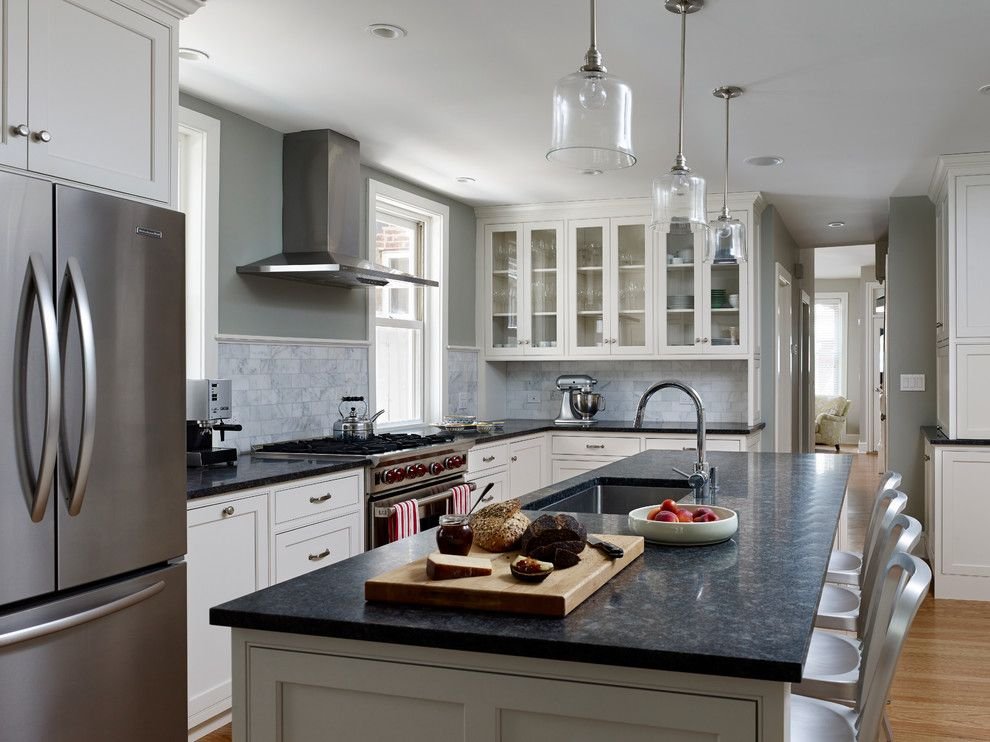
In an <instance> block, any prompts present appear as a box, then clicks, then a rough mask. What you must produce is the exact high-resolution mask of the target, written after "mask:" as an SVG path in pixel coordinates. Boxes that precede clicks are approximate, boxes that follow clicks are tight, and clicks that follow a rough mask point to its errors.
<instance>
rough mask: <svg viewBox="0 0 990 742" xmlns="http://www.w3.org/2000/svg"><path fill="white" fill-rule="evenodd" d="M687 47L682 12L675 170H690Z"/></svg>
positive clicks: (682, 13) (685, 16) (685, 18)
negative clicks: (686, 138)
mask: <svg viewBox="0 0 990 742" xmlns="http://www.w3.org/2000/svg"><path fill="white" fill-rule="evenodd" d="M686 47H687V13H686V12H684V11H683V10H682V11H681V93H680V104H679V105H678V110H679V113H678V116H677V157H675V158H674V169H675V170H688V166H687V161H686V160H685V159H684V63H685V58H686V52H685V50H686Z"/></svg>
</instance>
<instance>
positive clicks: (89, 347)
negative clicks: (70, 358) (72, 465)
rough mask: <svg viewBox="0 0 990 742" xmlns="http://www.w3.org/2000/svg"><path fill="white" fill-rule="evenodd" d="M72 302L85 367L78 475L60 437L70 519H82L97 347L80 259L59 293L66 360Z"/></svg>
mask: <svg viewBox="0 0 990 742" xmlns="http://www.w3.org/2000/svg"><path fill="white" fill-rule="evenodd" d="M72 302H75V305H76V317H77V318H78V328H79V338H80V345H81V346H82V365H83V409H82V434H81V435H80V441H79V454H78V456H77V457H76V471H75V473H74V474H73V473H71V472H70V471H69V463H68V462H69V456H68V450H69V444H68V441H67V440H66V436H65V429H66V426H65V425H63V426H62V431H61V434H60V435H59V447H60V450H61V455H60V456H59V460H60V461H61V463H62V465H63V467H64V469H63V471H64V472H65V479H66V481H67V482H68V483H69V487H68V491H67V492H66V494H65V501H66V504H67V506H68V510H69V515H79V511H80V510H81V509H82V504H83V498H84V497H85V496H86V484H87V483H88V482H89V470H90V466H91V465H92V463H93V445H94V444H95V442H96V347H95V344H94V340H93V338H94V332H93V312H92V310H91V308H90V304H89V295H88V294H87V293H86V282H85V281H84V280H83V276H82V268H80V267H79V261H78V260H77V259H76V258H74V257H73V258H69V259H68V261H67V262H66V266H65V276H64V278H63V279H62V288H61V289H60V290H59V297H58V306H59V318H58V319H59V327H58V338H59V347H60V349H61V351H62V358H63V360H64V359H65V347H66V342H67V341H68V337H69V314H70V310H71V308H72V307H71V305H72Z"/></svg>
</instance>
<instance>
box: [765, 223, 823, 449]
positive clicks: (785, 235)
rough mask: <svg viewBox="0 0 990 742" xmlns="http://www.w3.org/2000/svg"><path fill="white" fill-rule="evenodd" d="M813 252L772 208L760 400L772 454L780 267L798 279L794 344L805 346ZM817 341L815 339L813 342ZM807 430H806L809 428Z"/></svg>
mask: <svg viewBox="0 0 990 742" xmlns="http://www.w3.org/2000/svg"><path fill="white" fill-rule="evenodd" d="M812 254H813V253H812V251H811V250H810V249H804V250H802V249H801V248H800V247H799V246H798V244H797V243H796V242H795V241H794V238H793V237H792V236H791V233H790V231H789V230H788V229H787V225H786V224H784V221H783V220H782V219H781V218H780V214H779V213H778V212H777V209H776V208H775V207H773V206H768V207H767V208H766V209H765V210H764V212H763V216H762V218H761V220H760V272H759V280H760V345H761V366H760V398H761V400H762V405H761V406H762V408H763V419H764V421H765V422H766V424H767V427H766V429H765V430H764V431H763V441H764V448H765V449H766V450H772V449H773V446H774V440H775V435H776V425H775V416H776V407H777V405H776V397H775V387H776V374H775V355H776V336H775V328H774V314H775V309H776V306H775V305H776V295H777V290H776V283H777V278H776V268H775V265H776V263H780V264H781V265H782V266H784V268H785V269H786V270H787V272H788V273H790V274H791V276H792V277H794V281H793V282H792V283H791V289H792V292H793V296H792V306H793V308H794V312H793V323H792V331H793V337H794V342H797V343H800V342H801V290H802V288H804V290H805V291H807V292H808V294H809V295H810V294H813V293H814V291H813V289H810V288H806V287H809V286H814V280H815V278H814V260H813V259H812ZM797 263H801V264H802V265H803V266H804V279H803V280H799V279H797V277H796V276H795V275H794V266H795V264H797ZM812 341H813V338H812ZM794 360H795V365H794V369H795V371H794V374H793V378H794V383H793V385H792V388H791V405H790V406H791V414H792V415H793V421H794V422H793V425H792V430H793V433H794V435H793V438H792V442H791V450H793V451H801V450H804V448H805V446H804V444H803V443H802V439H803V438H804V437H805V436H802V430H803V428H802V425H801V377H800V372H799V365H798V362H799V359H798V358H797V357H796V358H795V359H794ZM807 381H808V383H811V382H812V381H813V374H809V376H808V379H807ZM806 427H807V426H805V428H806Z"/></svg>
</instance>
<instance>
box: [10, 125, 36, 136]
mask: <svg viewBox="0 0 990 742" xmlns="http://www.w3.org/2000/svg"><path fill="white" fill-rule="evenodd" d="M10 133H11V134H13V135H14V136H15V137H26V136H30V135H31V130H30V129H29V128H28V126H27V124H18V125H17V126H11V127H10Z"/></svg>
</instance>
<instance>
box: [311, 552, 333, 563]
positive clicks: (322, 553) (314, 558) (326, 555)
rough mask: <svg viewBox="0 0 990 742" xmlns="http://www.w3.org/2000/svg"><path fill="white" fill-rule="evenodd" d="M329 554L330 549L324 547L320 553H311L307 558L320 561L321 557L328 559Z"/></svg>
mask: <svg viewBox="0 0 990 742" xmlns="http://www.w3.org/2000/svg"><path fill="white" fill-rule="evenodd" d="M328 556H330V549H324V550H323V551H321V552H320V553H319V554H310V555H309V556H308V557H307V558H308V559H309V561H311V562H318V561H320V560H321V559H326V558H327V557H328Z"/></svg>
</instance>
